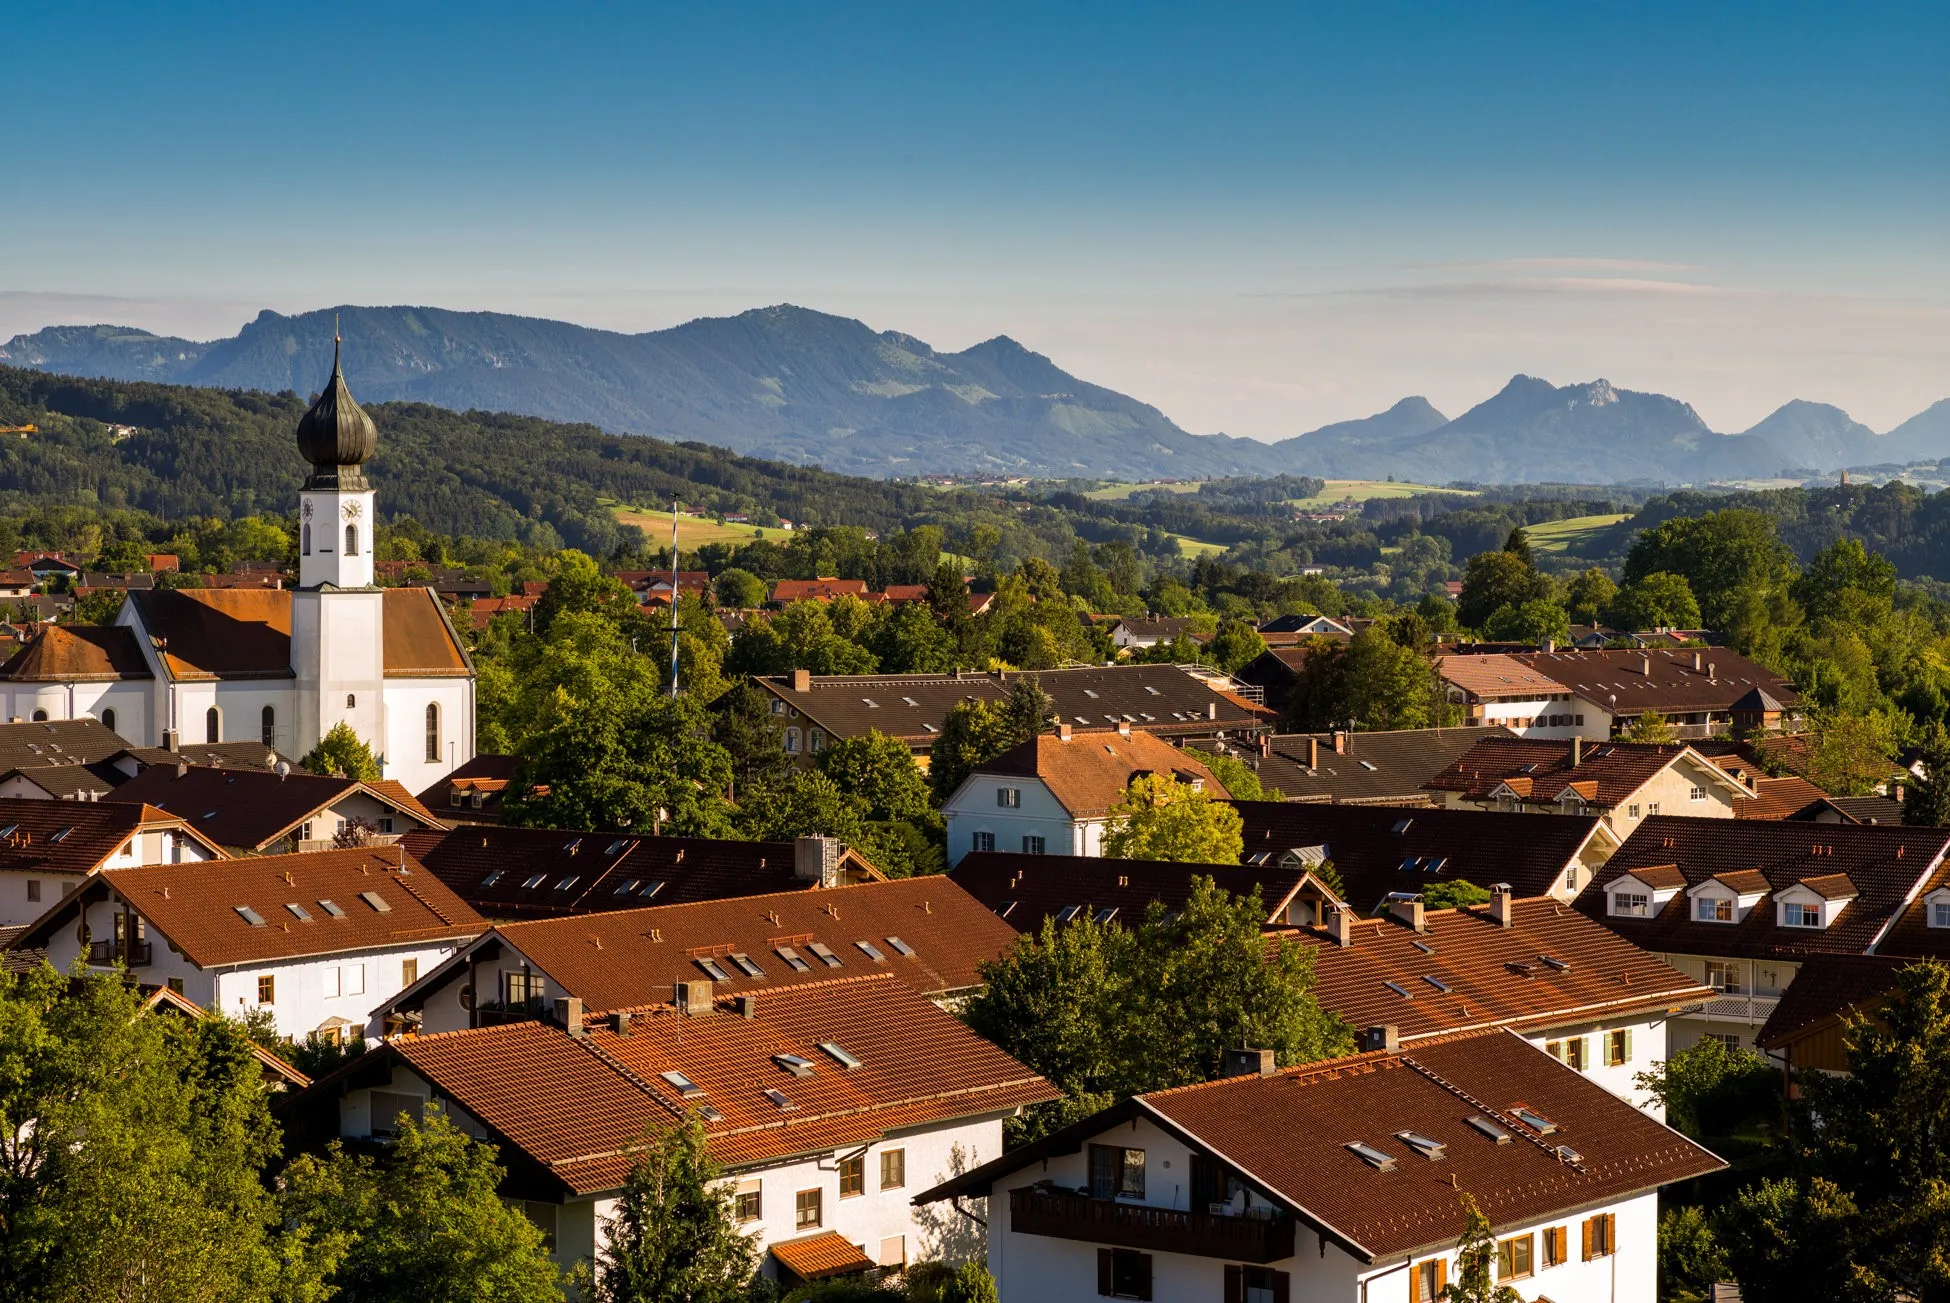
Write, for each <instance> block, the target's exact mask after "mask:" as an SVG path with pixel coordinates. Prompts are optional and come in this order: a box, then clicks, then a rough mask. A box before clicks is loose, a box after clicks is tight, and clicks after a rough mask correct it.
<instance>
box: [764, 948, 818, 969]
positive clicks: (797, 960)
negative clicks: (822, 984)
mask: <svg viewBox="0 0 1950 1303" xmlns="http://www.w3.org/2000/svg"><path fill="white" fill-rule="evenodd" d="M772 953H773V954H775V955H777V956H778V957H779V958H781V959H783V960H785V966H786V967H787V968H790V969H791V970H792V971H793V972H795V973H810V972H811V971H812V965H811V964H809V963H807V962H806V960H805V956H803V955H801V954H800V953H799V952H798V951H797V950H794V949H793V948H792V947H791V946H778V947H775V948H774V949H773V951H772Z"/></svg>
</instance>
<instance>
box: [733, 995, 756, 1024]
mask: <svg viewBox="0 0 1950 1303" xmlns="http://www.w3.org/2000/svg"><path fill="white" fill-rule="evenodd" d="M732 1004H733V1005H734V1006H735V1007H736V1008H737V1010H738V1016H739V1017H740V1018H743V1019H744V1020H745V1021H746V1022H750V1021H751V1020H752V1019H754V1018H756V1017H758V997H757V996H755V995H741V996H739V997H738V998H737V999H736V1000H733V1001H732Z"/></svg>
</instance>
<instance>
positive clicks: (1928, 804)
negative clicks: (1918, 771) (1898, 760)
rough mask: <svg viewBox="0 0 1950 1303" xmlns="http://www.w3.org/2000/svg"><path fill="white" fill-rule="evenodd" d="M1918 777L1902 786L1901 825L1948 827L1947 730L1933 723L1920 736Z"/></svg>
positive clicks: (1949, 775)
mask: <svg viewBox="0 0 1950 1303" xmlns="http://www.w3.org/2000/svg"><path fill="white" fill-rule="evenodd" d="M1919 761H1920V764H1921V767H1922V770H1923V776H1922V777H1921V778H1917V777H1913V776H1912V777H1911V778H1909V779H1908V780H1907V781H1906V782H1904V784H1903V822H1904V823H1908V824H1920V825H1923V826H1925V827H1931V828H1941V827H1943V826H1944V825H1946V824H1950V730H1946V729H1945V728H1944V727H1943V721H1941V720H1934V721H1932V722H1931V724H1930V728H1929V731H1928V732H1927V733H1925V734H1924V735H1923V752H1922V755H1921V756H1920V757H1919Z"/></svg>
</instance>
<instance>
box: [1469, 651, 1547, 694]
mask: <svg viewBox="0 0 1950 1303" xmlns="http://www.w3.org/2000/svg"><path fill="white" fill-rule="evenodd" d="M1436 668H1437V672H1438V673H1440V674H1441V676H1442V680H1443V682H1445V683H1452V684H1454V685H1455V686H1456V687H1458V688H1461V689H1462V690H1463V691H1464V692H1467V693H1468V694H1469V695H1470V696H1471V697H1474V698H1476V699H1477V700H1494V699H1496V698H1499V697H1548V696H1551V695H1553V694H1556V693H1559V692H1569V691H1570V689H1569V688H1567V687H1565V686H1564V685H1563V684H1562V683H1559V682H1558V681H1557V680H1556V679H1553V678H1552V677H1551V676H1550V675H1548V674H1545V673H1543V672H1542V671H1541V670H1536V669H1532V668H1531V667H1530V666H1528V665H1526V664H1524V663H1523V662H1522V661H1520V660H1518V659H1517V658H1516V657H1514V656H1504V655H1500V654H1497V653H1494V652H1492V653H1490V654H1488V655H1483V656H1443V657H1441V658H1439V659H1438V660H1437V661H1436Z"/></svg>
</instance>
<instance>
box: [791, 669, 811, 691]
mask: <svg viewBox="0 0 1950 1303" xmlns="http://www.w3.org/2000/svg"><path fill="white" fill-rule="evenodd" d="M792 690H793V691H794V692H811V691H812V671H811V670H794V671H792Z"/></svg>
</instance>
